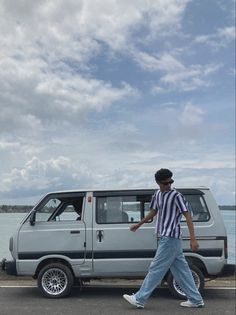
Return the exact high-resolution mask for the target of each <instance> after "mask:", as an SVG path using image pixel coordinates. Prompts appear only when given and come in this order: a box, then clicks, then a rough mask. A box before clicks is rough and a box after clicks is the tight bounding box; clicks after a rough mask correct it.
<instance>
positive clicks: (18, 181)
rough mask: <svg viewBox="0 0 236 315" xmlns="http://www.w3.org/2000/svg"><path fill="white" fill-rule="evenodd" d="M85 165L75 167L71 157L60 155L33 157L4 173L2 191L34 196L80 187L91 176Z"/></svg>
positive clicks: (0, 187) (6, 193) (13, 194)
mask: <svg viewBox="0 0 236 315" xmlns="http://www.w3.org/2000/svg"><path fill="white" fill-rule="evenodd" d="M90 176H91V175H90V173H89V171H88V169H87V167H85V166H82V165H81V166H80V167H79V168H77V169H75V168H74V167H73V165H72V162H71V160H70V159H69V158H67V157H64V156H59V157H58V158H51V159H49V160H44V161H42V160H40V159H39V158H37V157H33V158H32V159H31V160H29V161H28V162H26V163H25V165H24V167H22V168H13V169H12V170H11V172H10V173H6V174H4V175H3V178H2V182H1V185H0V193H1V195H2V197H4V196H14V197H24V196H27V195H30V196H34V195H38V194H41V193H46V192H48V191H55V190H60V189H69V188H72V187H73V188H74V187H79V184H80V183H81V182H83V184H84V185H85V186H86V181H87V180H88V178H90Z"/></svg>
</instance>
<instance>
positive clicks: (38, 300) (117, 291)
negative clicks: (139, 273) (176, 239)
mask: <svg viewBox="0 0 236 315" xmlns="http://www.w3.org/2000/svg"><path fill="white" fill-rule="evenodd" d="M134 290H135V289H134V288H126V289H124V288H121V287H91V286H88V287H84V288H83V291H82V292H81V291H80V289H79V288H74V289H73V291H72V294H71V295H70V296H69V297H67V298H65V299H58V300H52V299H46V298H43V297H42V296H41V295H40V292H39V290H38V289H37V288H36V287H1V288H0V314H1V315H14V314H16V315H27V314H33V315H45V314H49V315H54V314H57V315H60V314H63V315H70V314H73V315H74V314H76V315H78V314H83V315H95V314H96V315H97V314H102V315H116V314H122V315H128V314H136V312H137V314H153V315H154V314H155V315H157V314H162V315H169V314H171V315H178V314H179V315H180V314H181V315H185V314H188V315H193V314H201V315H202V314H206V315H222V314H223V315H234V314H235V290H234V289H205V290H204V300H205V307H204V308H200V309H186V308H183V307H180V306H179V303H180V302H181V301H179V300H176V299H174V298H173V297H172V296H171V295H170V293H169V291H168V290H167V289H163V288H158V289H156V290H155V291H154V293H153V295H152V297H151V298H150V299H149V301H148V303H147V305H146V308H145V309H143V310H139V309H135V308H133V307H132V306H130V305H129V304H128V303H126V302H125V301H124V300H123V299H122V295H123V294H124V293H128V294H131V293H132V292H133V291H134Z"/></svg>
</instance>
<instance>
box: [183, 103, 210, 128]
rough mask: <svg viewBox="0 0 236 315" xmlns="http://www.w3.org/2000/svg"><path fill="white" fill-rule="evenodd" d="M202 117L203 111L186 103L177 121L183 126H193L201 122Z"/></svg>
mask: <svg viewBox="0 0 236 315" xmlns="http://www.w3.org/2000/svg"><path fill="white" fill-rule="evenodd" d="M203 117H204V111H203V110H202V109H201V108H199V107H197V106H194V105H192V104H191V103H187V104H186V105H185V107H184V110H183V113H182V114H181V115H180V117H179V120H180V122H181V123H182V124H183V125H184V126H195V125H199V124H201V123H202V122H203Z"/></svg>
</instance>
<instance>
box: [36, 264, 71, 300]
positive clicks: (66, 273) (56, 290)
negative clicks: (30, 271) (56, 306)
mask: <svg viewBox="0 0 236 315" xmlns="http://www.w3.org/2000/svg"><path fill="white" fill-rule="evenodd" d="M73 283H74V277H73V274H72V272H71V270H70V268H68V267H67V266H66V265H64V264H62V263H50V264H48V265H46V266H44V267H43V268H42V269H41V270H40V272H39V275H38V288H39V289H40V291H41V293H42V294H43V295H44V296H46V297H48V298H54V299H55V298H62V297H65V296H67V295H68V294H69V293H70V291H71V288H72V286H73Z"/></svg>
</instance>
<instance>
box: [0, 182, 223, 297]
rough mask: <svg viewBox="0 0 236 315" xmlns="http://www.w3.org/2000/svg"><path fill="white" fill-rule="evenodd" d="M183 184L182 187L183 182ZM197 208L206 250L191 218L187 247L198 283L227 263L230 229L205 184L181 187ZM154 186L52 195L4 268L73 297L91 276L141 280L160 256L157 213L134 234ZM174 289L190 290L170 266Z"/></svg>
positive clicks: (27, 223) (31, 217) (49, 292)
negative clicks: (192, 235)
mask: <svg viewBox="0 0 236 315" xmlns="http://www.w3.org/2000/svg"><path fill="white" fill-rule="evenodd" d="M176 189H177V188H176ZM177 190H178V191H179V192H181V193H182V194H183V195H184V196H185V198H186V200H187V202H188V207H189V209H190V211H191V213H192V218H193V222H194V226H195V234H196V238H197V240H198V243H199V249H198V251H196V252H192V251H191V250H190V247H189V243H190V239H189V234H188V229H187V224H186V222H185V221H184V217H183V221H182V222H181V224H182V234H183V248H184V253H185V256H186V259H187V261H188V263H189V265H190V268H191V271H192V274H193V277H194V280H195V282H196V285H197V287H198V289H199V290H200V291H201V290H203V288H204V278H206V277H207V278H209V277H213V276H214V277H215V276H217V275H219V274H220V273H221V271H222V270H223V268H224V266H225V265H226V263H227V235H226V230H225V226H224V222H223V219H222V217H221V213H220V211H219V208H218V206H217V204H216V202H215V200H214V198H213V196H212V193H211V191H210V190H209V189H208V188H205V187H198V188H179V189H177ZM154 192H155V189H125V190H124V189H119V190H74V191H61V192H52V193H48V194H47V195H46V196H45V197H43V198H42V199H41V200H40V201H39V203H38V204H37V205H36V206H35V207H34V208H33V209H32V210H31V211H30V213H29V214H27V215H26V217H25V218H24V220H23V221H22V223H21V224H20V226H19V228H18V229H17V231H16V232H15V234H14V235H13V236H12V237H11V238H10V245H9V249H10V252H11V255H12V258H13V259H12V260H11V261H6V260H3V262H2V268H3V269H4V270H5V271H6V272H7V273H8V274H11V275H19V276H23V275H25V276H32V277H33V278H34V279H37V284H38V288H39V289H40V291H41V292H42V294H43V295H44V296H46V297H49V298H60V297H65V296H67V295H68V294H69V293H70V291H71V288H72V286H73V284H75V283H76V282H77V283H80V284H81V285H82V284H83V283H85V282H86V281H89V280H91V279H104V278H120V279H140V278H143V277H144V276H145V275H146V273H147V270H148V267H149V264H150V262H151V260H152V259H153V257H154V255H155V252H156V248H157V238H156V235H155V233H154V226H155V222H154V221H155V218H154V220H150V222H147V223H145V224H143V225H142V227H140V229H138V230H137V231H136V232H135V233H133V232H131V231H130V230H129V227H130V225H131V224H133V223H135V222H138V221H139V220H141V219H142V218H143V217H144V216H145V215H146V214H147V213H148V212H149V204H150V200H151V197H152V195H153V193H154ZM163 281H164V282H165V283H166V284H167V286H168V288H169V290H170V292H171V293H172V294H173V295H174V296H175V297H178V298H184V296H185V295H184V292H183V291H182V289H181V287H180V286H179V285H178V284H177V282H176V281H175V279H174V278H173V276H172V275H171V273H170V271H168V272H167V274H166V275H165V277H164V280H163Z"/></svg>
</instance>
